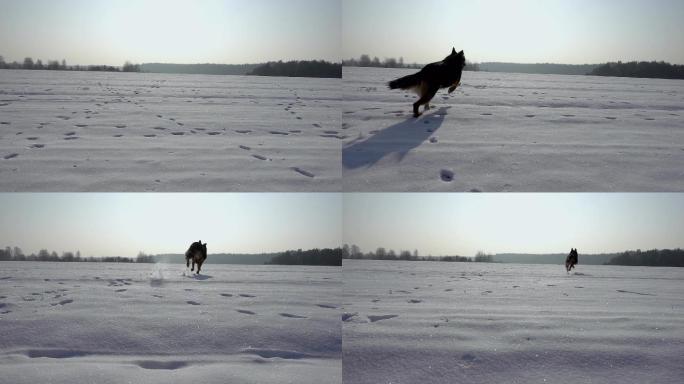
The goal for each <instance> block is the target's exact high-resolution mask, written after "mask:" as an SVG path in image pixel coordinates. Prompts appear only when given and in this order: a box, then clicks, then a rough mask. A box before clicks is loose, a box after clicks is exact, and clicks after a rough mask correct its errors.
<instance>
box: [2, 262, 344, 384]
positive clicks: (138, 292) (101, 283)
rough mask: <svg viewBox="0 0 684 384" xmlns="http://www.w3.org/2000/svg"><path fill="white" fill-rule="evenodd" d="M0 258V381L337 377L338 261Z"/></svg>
mask: <svg viewBox="0 0 684 384" xmlns="http://www.w3.org/2000/svg"><path fill="white" fill-rule="evenodd" d="M184 269H185V265H179V264H156V265H155V264H110V263H49V262H0V335H2V336H1V337H0V383H15V384H18V383H47V382H50V383H86V382H89V383H91V382H92V383H127V382H131V383H164V384H167V383H190V382H192V383H200V382H201V383H230V382H232V383H339V382H341V375H342V366H341V347H342V340H341V325H340V324H341V323H340V309H339V307H340V302H339V301H340V291H341V268H331V267H301V266H292V267H290V266H238V265H215V264H210V263H209V264H205V265H204V267H203V270H202V275H201V276H200V277H198V278H196V277H191V276H190V275H188V276H187V277H186V276H183V275H182V273H183V271H184Z"/></svg>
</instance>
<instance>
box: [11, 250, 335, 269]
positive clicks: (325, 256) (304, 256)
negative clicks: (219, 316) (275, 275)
mask: <svg viewBox="0 0 684 384" xmlns="http://www.w3.org/2000/svg"><path fill="white" fill-rule="evenodd" d="M165 256H171V261H172V262H179V263H180V262H182V263H185V256H184V255H148V254H145V253H144V252H140V253H138V256H137V257H135V258H131V257H121V256H109V257H93V256H89V257H83V256H81V252H80V251H76V252H62V254H61V255H59V254H58V253H57V252H55V251H52V252H50V251H48V250H47V249H41V250H40V251H39V252H38V253H37V254H36V253H31V254H30V255H26V254H25V253H24V252H23V251H22V250H21V248H19V247H5V248H4V249H0V261H61V262H107V263H157V262H160V261H162V260H163V259H164V258H165ZM221 256H227V257H229V258H230V257H231V256H232V257H233V258H235V257H238V258H239V260H233V261H237V264H244V263H245V262H246V260H245V259H246V258H254V259H255V262H254V264H260V263H261V262H263V264H285V265H337V266H339V265H342V251H341V249H340V248H334V249H331V248H323V249H318V248H315V249H310V250H306V251H303V250H301V249H298V250H296V251H294V250H292V251H285V252H279V253H275V254H254V255H246V254H238V255H230V254H219V255H210V258H209V259H208V260H210V262H213V263H217V264H223V261H224V260H221ZM176 259H177V260H176ZM264 259H266V260H267V261H263V260H264ZM259 260H261V261H260V262H257V261H259ZM167 262H168V261H167Z"/></svg>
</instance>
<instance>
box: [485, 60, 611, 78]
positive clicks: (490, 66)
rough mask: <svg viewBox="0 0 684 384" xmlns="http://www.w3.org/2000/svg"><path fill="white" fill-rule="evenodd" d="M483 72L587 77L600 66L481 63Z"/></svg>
mask: <svg viewBox="0 0 684 384" xmlns="http://www.w3.org/2000/svg"><path fill="white" fill-rule="evenodd" d="M478 65H479V68H480V71H483V72H508V73H534V74H540V75H586V74H587V73H589V72H591V71H592V70H594V68H596V67H598V64H553V63H534V64H523V63H495V62H485V63H479V64H478Z"/></svg>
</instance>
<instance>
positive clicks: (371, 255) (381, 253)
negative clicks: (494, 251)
mask: <svg viewBox="0 0 684 384" xmlns="http://www.w3.org/2000/svg"><path fill="white" fill-rule="evenodd" d="M342 258H343V259H366V260H406V261H445V262H471V261H475V262H479V263H492V262H494V260H493V257H492V256H491V255H488V254H485V253H484V252H481V251H480V252H478V253H477V255H475V257H474V258H470V257H465V256H439V257H437V256H420V255H419V254H418V250H417V249H414V250H413V252H411V251H408V250H402V251H399V252H395V251H394V250H393V249H389V250H388V249H386V248H384V247H378V248H377V249H376V250H375V251H370V252H366V253H364V252H362V251H361V248H359V246H358V245H356V244H352V245H351V246H350V245H349V244H344V245H343V246H342Z"/></svg>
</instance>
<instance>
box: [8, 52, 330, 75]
mask: <svg viewBox="0 0 684 384" xmlns="http://www.w3.org/2000/svg"><path fill="white" fill-rule="evenodd" d="M0 69H25V70H49V71H94V72H142V73H173V74H201V75H248V76H282V77H318V78H341V77H342V65H341V64H339V63H331V62H328V61H325V60H290V61H285V62H283V61H282V60H279V61H270V62H266V63H260V64H172V63H169V64H166V63H144V64H133V63H131V62H129V61H126V62H125V63H124V64H123V66H121V67H118V66H112V65H67V62H66V60H64V59H62V61H61V62H60V61H58V60H48V61H47V62H46V63H43V61H42V60H40V59H37V60H35V61H34V60H33V58H31V57H26V58H24V61H23V62H21V63H20V62H17V61H13V62H6V61H5V59H4V57H3V56H0Z"/></svg>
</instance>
